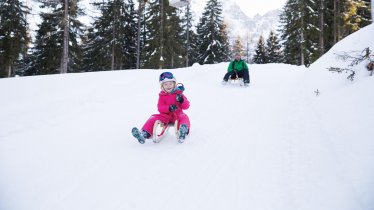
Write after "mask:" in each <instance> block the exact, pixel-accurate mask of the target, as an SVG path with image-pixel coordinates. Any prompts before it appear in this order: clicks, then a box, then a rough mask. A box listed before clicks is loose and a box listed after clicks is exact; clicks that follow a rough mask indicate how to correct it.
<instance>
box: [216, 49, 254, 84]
mask: <svg viewBox="0 0 374 210" xmlns="http://www.w3.org/2000/svg"><path fill="white" fill-rule="evenodd" d="M237 77H239V78H243V82H244V85H245V86H248V85H249V71H248V65H247V63H246V62H245V61H243V60H242V59H241V56H240V54H239V53H236V54H235V60H233V61H231V62H230V64H229V67H228V68H227V73H226V74H225V76H224V77H223V81H222V84H226V83H227V81H228V80H229V78H230V79H236V78H237Z"/></svg>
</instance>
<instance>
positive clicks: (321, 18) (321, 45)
mask: <svg viewBox="0 0 374 210" xmlns="http://www.w3.org/2000/svg"><path fill="white" fill-rule="evenodd" d="M323 14H324V0H320V7H319V27H320V32H319V51H320V55H321V56H322V55H323V54H324V53H325V43H324V41H325V40H324V30H323V28H324V15H323Z"/></svg>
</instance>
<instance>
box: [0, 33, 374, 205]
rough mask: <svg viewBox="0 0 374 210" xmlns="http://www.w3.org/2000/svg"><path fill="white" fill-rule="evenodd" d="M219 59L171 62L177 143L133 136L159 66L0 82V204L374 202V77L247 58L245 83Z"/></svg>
mask: <svg viewBox="0 0 374 210" xmlns="http://www.w3.org/2000/svg"><path fill="white" fill-rule="evenodd" d="M367 33H368V31H367V28H365V29H363V30H361V31H359V32H358V33H357V34H361V35H353V38H349V39H351V40H350V41H349V43H345V44H352V45H353V43H355V41H356V40H357V39H360V38H362V37H364V36H366V34H367ZM354 37H356V38H354ZM343 41H344V40H343ZM342 43H343V42H342ZM367 44H370V45H371V46H372V41H370V42H368V43H367ZM326 56H331V55H330V53H328V54H327V55H326ZM321 62H322V61H321ZM328 62H330V61H329V60H328V61H326V63H324V65H329V64H328ZM226 67H227V63H222V64H216V65H204V66H198V65H196V66H194V67H191V68H187V69H175V70H172V72H173V73H174V74H175V75H176V77H177V79H178V81H179V82H182V83H184V85H185V87H186V91H185V94H186V96H187V97H188V98H189V100H190V102H191V108H190V109H189V110H188V111H187V112H186V113H187V114H188V115H189V116H190V119H191V123H192V127H191V135H190V136H189V137H188V138H187V140H186V142H185V143H184V144H178V143H177V141H176V140H175V138H174V136H173V134H172V131H171V130H169V133H168V136H167V137H166V138H165V139H164V141H163V142H161V143H160V144H153V143H152V142H147V143H146V144H145V145H141V144H139V143H138V142H137V141H136V140H134V138H133V137H132V136H131V134H130V131H131V128H132V127H133V126H138V127H140V126H142V124H143V123H144V122H145V120H147V118H148V117H149V116H150V115H151V114H152V113H156V112H157V109H156V103H157V97H158V95H157V94H158V91H159V84H158V81H157V79H158V75H159V74H160V73H161V71H159V70H140V71H135V70H134V71H112V72H98V73H84V74H65V75H51V76H38V77H18V78H11V79H2V80H0V98H1V100H2V101H1V103H0V119H1V120H0V209H1V210H3V209H4V210H41V209H48V210H52V209H53V210H59V209H69V210H75V209H76V210H95V209H97V210H102V209H121V210H123V209H142V210H148V209H162V210H169V209H170V210H175V209H179V210H191V209H217V210H221V209H222V210H227V209H235V210H241V209H243V210H244V209H253V210H264V209H269V210H270V209H271V210H316V209H318V210H331V209H339V210H352V209H357V210H367V209H373V208H374V190H373V189H374V179H373V178H372V177H373V176H374V169H373V167H372V166H373V165H374V158H373V152H374V141H373V131H372V125H373V124H374V118H373V116H374V109H373V107H374V97H373V96H374V92H373V88H374V77H369V76H368V75H367V74H366V75H365V74H360V75H358V78H357V79H356V80H355V81H354V82H353V83H352V82H350V81H348V80H346V79H345V78H344V77H340V76H337V75H334V74H331V73H327V74H324V76H322V74H321V72H325V71H318V70H315V69H314V70H313V69H306V68H303V67H297V66H291V65H284V64H283V65H282V64H267V65H250V66H249V68H250V75H251V81H252V84H251V86H250V87H249V88H242V87H237V86H221V85H220V81H221V79H222V77H223V75H224V73H225V71H226V70H225V69H226ZM312 67H313V66H312ZM320 83H322V84H324V86H323V88H322V89H320V91H321V94H320V95H319V96H316V95H315V93H314V90H315V89H317V88H320V86H319V84H320Z"/></svg>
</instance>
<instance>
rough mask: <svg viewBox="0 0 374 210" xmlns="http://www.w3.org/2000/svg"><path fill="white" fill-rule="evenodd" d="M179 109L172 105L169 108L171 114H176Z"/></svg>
mask: <svg viewBox="0 0 374 210" xmlns="http://www.w3.org/2000/svg"><path fill="white" fill-rule="evenodd" d="M177 109H178V107H177V105H175V104H172V105H170V106H169V111H170V112H175V110H177Z"/></svg>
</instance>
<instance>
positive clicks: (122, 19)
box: [83, 0, 137, 71]
mask: <svg viewBox="0 0 374 210" xmlns="http://www.w3.org/2000/svg"><path fill="white" fill-rule="evenodd" d="M94 5H95V6H97V7H98V8H99V9H100V10H101V15H100V16H99V17H97V18H96V20H95V21H94V23H93V26H92V28H90V29H89V30H88V34H87V40H86V43H85V55H84V67H83V69H84V70H85V71H106V70H114V69H116V70H121V69H134V68H135V67H136V38H137V24H136V20H135V18H136V11H135V9H134V7H135V5H134V3H133V1H132V0H111V1H107V2H101V1H99V2H97V3H95V4H94Z"/></svg>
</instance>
